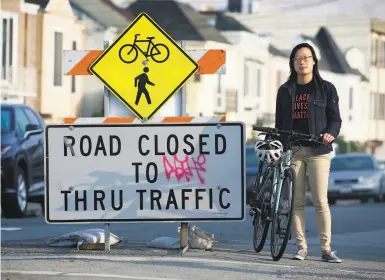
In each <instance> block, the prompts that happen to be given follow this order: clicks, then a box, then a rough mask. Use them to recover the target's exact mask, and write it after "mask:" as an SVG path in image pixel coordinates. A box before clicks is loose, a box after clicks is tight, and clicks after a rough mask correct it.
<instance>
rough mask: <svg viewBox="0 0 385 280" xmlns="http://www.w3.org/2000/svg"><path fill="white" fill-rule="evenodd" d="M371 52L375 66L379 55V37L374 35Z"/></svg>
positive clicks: (371, 60)
mask: <svg viewBox="0 0 385 280" xmlns="http://www.w3.org/2000/svg"><path fill="white" fill-rule="evenodd" d="M370 54H371V59H370V62H371V64H372V65H373V66H375V65H376V57H377V39H376V38H374V37H372V40H371V45H370Z"/></svg>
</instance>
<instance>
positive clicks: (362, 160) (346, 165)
mask: <svg viewBox="0 0 385 280" xmlns="http://www.w3.org/2000/svg"><path fill="white" fill-rule="evenodd" d="M374 168H375V167H374V163H373V161H372V159H371V158H370V157H348V158H345V157H344V158H342V157H341V158H338V157H334V158H333V159H332V162H331V167H330V170H331V171H350V170H372V169H374Z"/></svg>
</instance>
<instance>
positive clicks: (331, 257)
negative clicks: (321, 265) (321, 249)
mask: <svg viewBox="0 0 385 280" xmlns="http://www.w3.org/2000/svg"><path fill="white" fill-rule="evenodd" d="M321 259H322V261H323V262H330V263H340V262H342V261H341V259H340V258H339V257H337V255H336V252H330V253H329V254H322V257H321Z"/></svg>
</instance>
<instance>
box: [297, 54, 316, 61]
mask: <svg viewBox="0 0 385 280" xmlns="http://www.w3.org/2000/svg"><path fill="white" fill-rule="evenodd" d="M312 57H313V56H311V55H310V56H304V57H300V56H295V57H294V58H293V60H294V62H300V61H301V60H302V59H303V61H305V62H309V60H310V58H312Z"/></svg>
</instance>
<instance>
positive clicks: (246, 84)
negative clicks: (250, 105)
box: [243, 62, 250, 96]
mask: <svg viewBox="0 0 385 280" xmlns="http://www.w3.org/2000/svg"><path fill="white" fill-rule="evenodd" d="M249 75H250V66H249V65H248V64H247V62H246V63H245V73H244V77H243V79H244V80H243V83H244V85H243V88H244V89H243V94H244V96H248V95H249Z"/></svg>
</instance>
